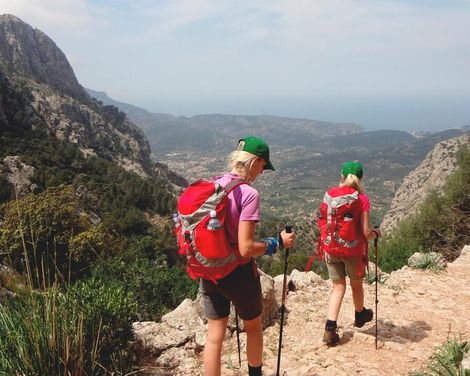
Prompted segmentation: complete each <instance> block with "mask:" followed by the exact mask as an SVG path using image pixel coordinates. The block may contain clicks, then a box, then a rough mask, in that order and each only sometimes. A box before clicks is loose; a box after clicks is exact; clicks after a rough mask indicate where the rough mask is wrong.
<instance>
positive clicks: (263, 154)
mask: <svg viewBox="0 0 470 376" xmlns="http://www.w3.org/2000/svg"><path fill="white" fill-rule="evenodd" d="M241 141H243V142H244V145H243V148H242V149H240V150H243V151H246V152H248V153H251V154H254V155H256V156H258V157H260V158H263V159H264V160H265V161H266V165H265V166H264V169H263V170H273V171H274V167H273V165H272V163H271V161H270V160H269V146H268V144H267V143H266V142H264V141H263V140H262V139H261V138H259V137H256V136H250V137H245V138H242V139H241V140H239V141H238V143H240V142H241Z"/></svg>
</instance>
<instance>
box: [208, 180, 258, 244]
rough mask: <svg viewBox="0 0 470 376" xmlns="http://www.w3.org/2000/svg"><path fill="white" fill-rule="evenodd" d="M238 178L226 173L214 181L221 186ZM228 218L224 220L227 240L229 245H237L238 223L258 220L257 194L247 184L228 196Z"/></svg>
mask: <svg viewBox="0 0 470 376" xmlns="http://www.w3.org/2000/svg"><path fill="white" fill-rule="evenodd" d="M239 178H240V176H238V175H236V174H232V173H230V172H226V173H225V174H224V175H222V176H219V177H217V178H216V179H215V181H216V182H217V183H219V184H220V185H222V186H225V185H227V183H229V182H230V181H231V180H234V179H239ZM228 205H229V206H228V210H229V211H228V216H227V218H226V219H225V229H226V231H227V238H228V240H229V242H230V243H231V244H238V223H239V222H240V221H255V222H258V221H259V220H260V209H259V193H258V191H257V190H256V189H254V188H253V187H252V186H250V185H249V184H242V185H239V186H238V187H237V188H235V189H234V190H233V191H232V192H230V193H229V195H228Z"/></svg>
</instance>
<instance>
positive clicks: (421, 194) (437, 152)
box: [380, 135, 470, 233]
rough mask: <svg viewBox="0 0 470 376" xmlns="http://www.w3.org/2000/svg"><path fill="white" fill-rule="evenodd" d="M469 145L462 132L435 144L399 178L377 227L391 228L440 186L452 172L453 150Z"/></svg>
mask: <svg viewBox="0 0 470 376" xmlns="http://www.w3.org/2000/svg"><path fill="white" fill-rule="evenodd" d="M469 144H470V136H468V135H463V136H460V137H455V138H451V139H449V140H445V141H442V142H439V143H438V144H436V146H435V147H434V148H433V150H431V151H430V152H429V153H428V154H427V155H426V158H425V159H424V160H423V162H421V164H420V165H419V166H418V167H417V168H416V169H415V170H413V171H412V172H411V173H410V174H409V175H408V176H406V177H405V178H404V179H403V182H402V184H401V186H400V187H399V188H398V190H397V191H396V193H395V197H394V199H393V201H392V204H391V207H390V211H389V212H388V213H387V214H386V215H385V217H384V219H383V221H382V224H381V226H380V227H381V228H382V230H383V231H384V233H389V232H390V231H392V230H393V229H394V228H395V227H396V226H397V225H398V223H399V222H400V221H401V220H402V219H404V218H406V217H408V216H409V215H410V214H412V213H414V212H415V211H416V208H417V207H418V206H419V204H421V203H422V202H423V200H424V199H425V197H426V193H427V192H429V191H430V190H437V191H439V189H441V188H442V186H443V185H444V183H445V181H446V179H447V177H448V176H449V175H450V174H451V173H452V172H453V171H455V168H456V163H457V159H456V153H457V151H458V150H459V149H460V148H461V147H462V146H464V145H469Z"/></svg>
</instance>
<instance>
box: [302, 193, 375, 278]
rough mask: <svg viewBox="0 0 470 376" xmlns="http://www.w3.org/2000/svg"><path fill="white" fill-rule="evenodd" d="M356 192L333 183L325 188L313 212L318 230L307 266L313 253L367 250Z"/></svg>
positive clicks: (347, 253)
mask: <svg viewBox="0 0 470 376" xmlns="http://www.w3.org/2000/svg"><path fill="white" fill-rule="evenodd" d="M361 213H362V208H361V202H360V201H359V192H358V191H357V190H355V189H354V188H351V187H333V188H330V189H328V191H326V193H325V195H324V197H323V201H322V203H321V204H320V210H319V213H318V216H317V219H316V220H317V225H318V228H319V230H320V236H319V237H318V243H317V251H316V252H315V253H314V254H313V256H312V257H311V258H310V260H309V262H308V264H307V268H306V271H308V270H310V267H311V265H312V262H313V260H314V258H315V256H316V255H318V256H319V258H320V259H321V258H322V256H323V252H326V253H328V254H330V255H332V256H337V257H348V256H359V255H366V254H367V241H366V239H365V238H364V235H363V230H362V227H361Z"/></svg>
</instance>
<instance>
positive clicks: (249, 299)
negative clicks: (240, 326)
mask: <svg viewBox="0 0 470 376" xmlns="http://www.w3.org/2000/svg"><path fill="white" fill-rule="evenodd" d="M217 282H218V283H214V282H212V281H209V280H207V279H201V281H200V284H199V291H200V292H201V294H202V299H203V302H204V313H205V315H206V317H207V318H208V319H212V320H216V319H221V318H223V317H227V316H228V315H229V314H230V302H232V303H233V305H234V306H235V309H236V310H237V314H238V316H240V318H241V319H242V320H253V319H255V318H257V317H258V316H259V315H261V313H262V311H263V305H262V295H261V283H260V278H259V274H258V271H257V269H256V263H255V262H254V261H252V262H249V263H248V264H244V265H240V266H239V267H237V268H236V269H235V270H234V271H233V272H232V273H230V274H229V275H228V276H226V277H224V278H222V279H219V280H218V281H217Z"/></svg>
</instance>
